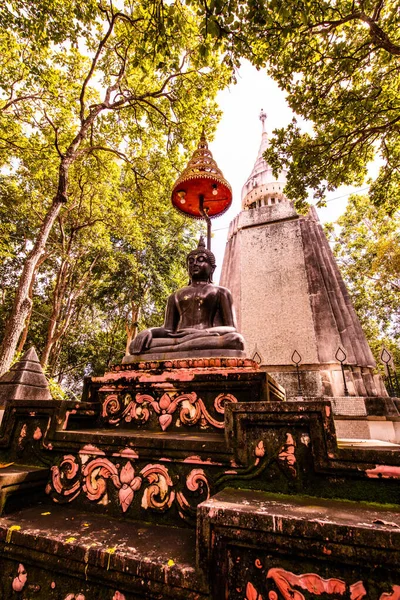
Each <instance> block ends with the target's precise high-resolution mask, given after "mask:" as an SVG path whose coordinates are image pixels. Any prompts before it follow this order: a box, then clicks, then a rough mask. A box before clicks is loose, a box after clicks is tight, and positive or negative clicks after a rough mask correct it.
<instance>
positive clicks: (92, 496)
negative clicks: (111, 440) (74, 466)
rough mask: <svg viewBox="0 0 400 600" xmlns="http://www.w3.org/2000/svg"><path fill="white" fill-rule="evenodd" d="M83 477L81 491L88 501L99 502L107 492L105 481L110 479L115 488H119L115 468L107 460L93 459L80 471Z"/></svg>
mask: <svg viewBox="0 0 400 600" xmlns="http://www.w3.org/2000/svg"><path fill="white" fill-rule="evenodd" d="M82 474H83V476H84V477H85V485H84V486H83V489H84V491H85V493H86V495H87V497H88V498H89V500H99V499H100V498H101V497H102V496H104V494H105V493H106V490H107V485H106V482H105V479H108V478H110V477H111V479H112V481H113V483H114V485H115V487H117V488H120V487H121V484H120V481H119V477H118V469H117V467H116V466H115V465H114V464H113V463H112V462H110V461H109V460H108V459H107V458H95V459H94V460H91V461H90V462H89V463H87V464H86V465H85V466H84V468H83V471H82Z"/></svg>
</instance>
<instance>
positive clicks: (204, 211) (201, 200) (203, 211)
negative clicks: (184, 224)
mask: <svg viewBox="0 0 400 600" xmlns="http://www.w3.org/2000/svg"><path fill="white" fill-rule="evenodd" d="M199 209H200V213H201V214H202V215H203V217H204V219H205V221H206V223H207V250H211V219H210V217H209V216H208V209H205V208H204V196H203V194H199Z"/></svg>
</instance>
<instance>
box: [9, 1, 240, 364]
mask: <svg viewBox="0 0 400 600" xmlns="http://www.w3.org/2000/svg"><path fill="white" fill-rule="evenodd" d="M0 16H1V18H2V23H3V24H5V25H8V28H5V29H4V30H3V31H2V32H1V34H0V36H1V37H0V47H1V48H2V50H3V56H5V57H7V60H4V61H3V64H2V66H0V90H1V104H0V164H1V165H2V166H3V168H8V169H9V170H10V172H13V171H14V170H17V171H18V173H19V175H20V178H21V181H20V185H21V187H25V188H29V176H30V175H31V174H32V173H33V174H34V180H35V181H34V183H35V184H36V185H37V186H38V187H39V188H40V192H41V194H42V198H41V200H42V207H41V213H42V214H41V219H40V221H41V222H40V226H39V227H38V229H37V231H36V232H35V237H34V238H33V239H32V247H31V248H30V250H29V252H28V253H27V255H26V257H25V259H24V261H23V265H22V271H21V275H20V279H19V284H18V287H17V289H16V292H15V298H14V303H13V307H12V311H11V314H10V315H9V316H8V319H7V324H6V327H5V332H4V337H3V342H2V345H1V348H0V374H2V373H4V372H5V371H6V370H7V369H8V368H9V365H10V363H11V361H12V358H13V356H14V353H15V349H16V347H17V343H18V340H19V338H20V335H21V332H22V331H23V329H24V326H25V324H26V320H27V318H28V316H29V314H30V312H31V306H32V299H31V293H32V289H33V286H34V280H35V276H36V273H37V269H38V265H39V263H40V261H41V260H42V258H43V255H44V253H45V250H46V246H47V242H48V239H49V236H50V234H51V232H52V230H53V227H54V223H55V222H56V221H57V219H58V217H59V215H60V212H62V210H63V207H64V206H65V205H66V203H67V202H68V200H69V195H70V180H71V177H72V171H73V168H74V167H75V165H79V164H80V163H82V162H84V161H85V160H86V159H87V158H88V157H89V156H93V157H94V158H95V159H96V160H98V161H101V160H104V158H103V157H104V155H106V154H112V155H113V156H114V157H117V158H118V159H119V160H121V161H125V162H126V163H127V164H128V165H129V166H130V169H131V171H132V173H133V174H134V176H135V185H136V186H137V187H138V188H139V187H140V185H141V182H142V181H143V180H144V179H145V178H146V173H147V165H148V157H149V155H150V154H151V152H152V151H156V150H157V149H158V148H160V147H161V148H167V149H168V153H169V155H170V165H171V168H173V166H174V165H176V164H179V155H180V153H179V149H180V148H181V147H183V148H186V149H192V147H193V140H194V138H195V137H198V135H199V128H200V126H201V125H202V124H207V123H208V124H209V126H210V129H212V128H213V127H214V125H213V124H212V122H211V121H212V118H213V117H214V115H217V114H218V111H217V110H216V106H215V103H214V102H213V98H214V96H215V94H216V92H217V91H218V89H219V88H220V87H222V86H224V85H225V83H226V81H227V77H228V75H227V70H226V69H224V67H223V65H221V64H220V60H219V57H218V56H217V55H211V54H210V53H206V52H204V45H202V44H200V40H199V35H198V28H197V23H196V17H195V15H194V14H193V12H192V11H191V10H190V9H188V8H186V7H184V6H183V5H182V4H181V3H180V2H179V1H176V2H173V3H171V4H168V6H164V5H163V4H162V3H160V2H159V1H158V0H136V1H134V2H126V3H125V4H123V3H120V2H118V3H115V4H114V3H113V2H112V1H110V2H109V3H108V4H107V5H106V4H104V3H98V4H97V3H96V2H94V1H93V0H91V1H89V2H87V3H83V4H82V3H78V2H76V1H75V0H63V1H61V0H50V1H49V2H47V3H46V4H45V5H44V4H43V3H41V2H39V1H36V2H35V1H33V2H26V3H25V2H22V3H21V2H9V3H6V4H4V5H3V6H2V8H1V9H0ZM193 123H195V124H196V125H195V126H193ZM16 165H17V166H16ZM43 175H45V177H43ZM41 177H42V181H40V178H41ZM39 183H40V184H41V185H39ZM35 191H36V192H37V189H36V190H35Z"/></svg>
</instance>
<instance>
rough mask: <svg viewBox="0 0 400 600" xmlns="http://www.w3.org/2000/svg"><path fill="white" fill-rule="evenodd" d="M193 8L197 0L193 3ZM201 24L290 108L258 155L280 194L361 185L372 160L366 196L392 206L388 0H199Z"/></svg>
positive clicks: (397, 58)
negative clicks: (280, 184) (282, 184)
mask: <svg viewBox="0 0 400 600" xmlns="http://www.w3.org/2000/svg"><path fill="white" fill-rule="evenodd" d="M202 6H204V4H203V3H202ZM205 7H206V8H205V9H203V12H204V14H205V18H204V23H205V24H204V32H205V33H207V34H208V35H209V36H212V37H214V39H216V40H217V41H218V43H219V44H221V45H222V46H223V47H224V49H225V51H226V52H227V53H228V54H229V55H230V56H233V57H236V58H240V57H241V56H246V57H247V58H249V59H250V60H251V61H252V62H253V64H255V65H256V66H258V67H263V66H264V65H267V68H268V72H269V73H270V75H271V76H272V77H273V78H274V79H275V80H276V81H277V82H278V84H279V85H280V87H281V88H282V89H283V90H284V91H285V92H286V94H287V96H286V98H287V102H288V104H289V106H290V107H291V108H292V109H293V111H294V112H295V114H296V115H299V116H300V117H302V118H303V119H307V120H308V121H310V122H311V124H312V132H311V133H308V132H304V128H302V126H301V124H299V123H298V120H297V119H296V118H295V119H294V120H293V122H292V123H291V124H289V126H288V127H286V128H283V129H279V130H277V131H275V132H274V133H275V135H274V137H273V139H272V142H271V146H270V148H269V149H268V150H267V152H266V158H267V160H268V161H269V162H270V164H271V165H272V167H273V168H274V170H275V172H277V171H279V170H280V169H281V168H282V167H285V168H288V183H287V186H286V190H285V193H286V194H287V195H288V197H289V198H291V199H293V200H296V201H297V206H298V207H301V206H302V205H304V203H305V202H306V200H307V199H308V195H309V191H310V190H313V191H314V194H315V198H316V199H317V200H318V202H319V204H321V203H323V199H324V196H325V193H326V191H329V190H333V189H335V188H336V187H337V186H339V185H341V184H356V185H361V184H362V183H363V182H364V180H365V177H366V175H367V165H368V163H369V162H370V161H371V160H373V159H374V158H377V157H378V158H380V160H381V161H382V166H381V168H380V173H379V176H378V178H377V180H376V181H375V183H374V184H373V185H372V186H371V189H370V197H371V200H372V201H373V202H374V203H375V204H376V205H377V206H384V207H385V209H386V210H387V211H388V212H389V213H390V214H393V212H395V210H396V209H397V208H398V207H399V206H400V170H399V167H400V136H399V131H400V100H399V89H400V11H399V6H398V2H396V1H395V0H389V1H387V2H384V1H383V0H357V1H350V0H337V1H335V2H331V1H330V0H322V1H320V0H289V1H288V2H282V1H281V0H269V1H268V2H264V0H247V2H243V3H242V2H237V1H236V0H230V2H228V3H222V2H220V1H219V0H215V1H214V0H213V1H212V2H209V3H205Z"/></svg>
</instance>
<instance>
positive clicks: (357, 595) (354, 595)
mask: <svg viewBox="0 0 400 600" xmlns="http://www.w3.org/2000/svg"><path fill="white" fill-rule="evenodd" d="M366 595H367V591H366V589H365V587H364V584H363V582H362V581H357V582H356V583H353V584H352V585H351V586H350V600H361V598H364V596H366Z"/></svg>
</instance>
